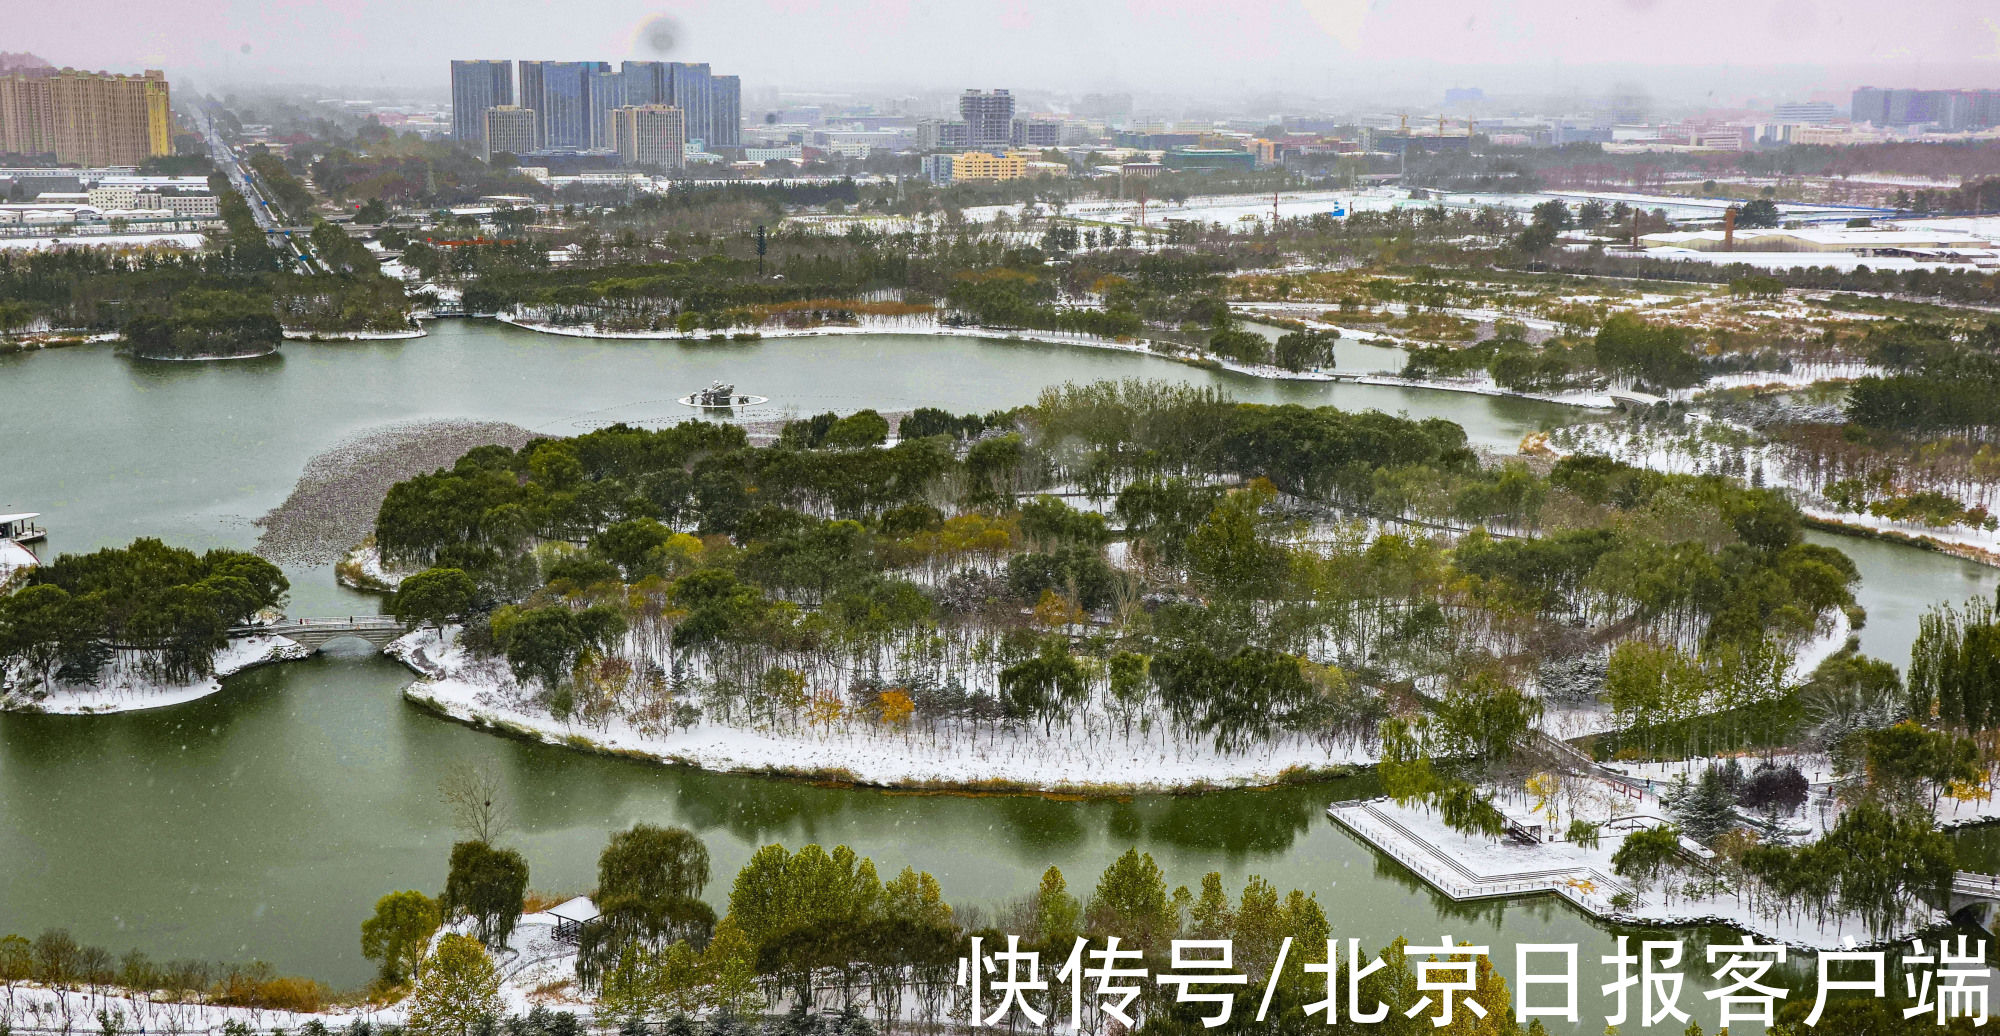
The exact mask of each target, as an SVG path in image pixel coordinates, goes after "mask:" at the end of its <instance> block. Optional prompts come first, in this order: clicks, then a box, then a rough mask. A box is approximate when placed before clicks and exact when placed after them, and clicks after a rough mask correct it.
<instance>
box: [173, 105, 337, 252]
mask: <svg viewBox="0 0 2000 1036" xmlns="http://www.w3.org/2000/svg"><path fill="white" fill-rule="evenodd" d="M202 119H203V123H204V129H205V131H206V136H207V137H208V154H209V158H210V159H211V160H213V161H214V162H215V166H216V168H218V169H220V170H222V172H223V175H225V176H227V177H229V182H230V183H231V184H233V185H235V187H236V192H237V193H238V194H241V195H243V200H244V201H246V202H249V203H250V214H251V215H252V216H254V217H256V219H257V225H258V226H259V227H262V228H263V229H264V235H265V237H266V238H268V239H269V241H270V243H271V247H272V248H275V249H277V250H278V251H280V252H282V253H284V255H285V257H286V258H287V259H288V260H289V261H291V262H292V263H294V264H296V265H297V267H298V269H299V272H301V273H324V272H326V271H325V267H323V266H321V265H320V262H319V260H318V259H317V258H315V257H314V256H313V254H312V241H311V239H310V238H309V237H308V236H307V235H306V234H304V233H299V234H294V233H293V231H292V228H290V227H283V226H280V225H279V223H278V218H277V213H278V210H277V209H275V208H273V207H272V205H271V202H270V199H268V198H266V197H265V196H264V191H263V188H261V187H259V186H257V174H255V173H254V172H252V171H251V170H250V167H249V166H247V165H245V164H244V162H243V160H242V159H241V158H240V157H239V156H238V155H237V154H236V149H235V148H233V147H230V146H229V142H228V141H226V140H224V139H222V130H221V128H220V127H218V126H217V125H216V124H215V116H214V115H212V114H210V113H208V112H206V111H204V112H202Z"/></svg>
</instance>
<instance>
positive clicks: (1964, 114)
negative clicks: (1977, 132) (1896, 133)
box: [1848, 86, 2000, 132]
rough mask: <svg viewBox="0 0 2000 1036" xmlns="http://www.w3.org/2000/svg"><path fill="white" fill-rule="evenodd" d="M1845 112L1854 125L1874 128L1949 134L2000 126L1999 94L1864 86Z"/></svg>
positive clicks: (1987, 91)
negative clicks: (1927, 128) (1933, 130)
mask: <svg viewBox="0 0 2000 1036" xmlns="http://www.w3.org/2000/svg"><path fill="white" fill-rule="evenodd" d="M1848 110H1849V115H1850V117H1851V118H1853V120H1854V121H1855V122H1866V123H1870V124H1872V125H1876V126H1934V127H1936V128H1938V129H1941V130H1946V131H1948V132H1956V131H1959V130H1971V129H1985V128H1987V127H1990V126H1996V125H2000V91H1996V90H1884V89H1881V88H1879V87H1873V86H1864V87H1862V88H1860V89H1858V90H1856V91H1854V97H1853V101H1852V103H1851V106H1850V107H1849V109H1848Z"/></svg>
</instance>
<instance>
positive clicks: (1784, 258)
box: [1641, 248, 1985, 273]
mask: <svg viewBox="0 0 2000 1036" xmlns="http://www.w3.org/2000/svg"><path fill="white" fill-rule="evenodd" d="M1641 252H1642V254H1644V255H1645V256H1646V257H1648V258H1652V259H1691V260H1694V261H1695V262H1702V263H1715V264H1717V265H1721V266H1730V265H1734V264H1736V263H1742V264H1744V265H1746V266H1755V267H1757V268H1759V269H1763V270H1791V269H1807V268H1811V267H1814V266H1822V267H1826V268H1828V269H1833V270H1841V271H1848V270H1856V269H1860V268H1861V267H1864V266H1865V267H1867V268H1868V269H1870V270H1968V271H1973V272H1981V273H1983V272H1985V270H1984V269H1983V268H1980V267H1975V266H1973V265H1972V264H1970V263H1941V262H1930V261H1928V260H1923V259H1906V258H1902V257H1900V256H1884V255H1855V254H1853V253H1851V252H1704V251H1700V250H1698V249H1693V248H1647V249H1642V250H1641Z"/></svg>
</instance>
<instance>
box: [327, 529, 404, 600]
mask: <svg viewBox="0 0 2000 1036" xmlns="http://www.w3.org/2000/svg"><path fill="white" fill-rule="evenodd" d="M350 568H352V570H353V571H355V572H358V573H359V574H360V576H361V578H360V579H358V580H357V579H353V578H350V577H349V574H348V570H349V569H350ZM333 571H334V578H335V579H337V580H339V581H340V585H342V586H346V587H351V588H353V589H356V590H385V589H386V590H394V589H395V588H396V587H398V586H401V585H402V583H403V580H405V579H408V578H409V577H410V576H412V575H415V574H416V572H415V571H407V572H406V571H402V570H400V569H392V568H388V567H386V566H385V565H383V564H382V551H381V548H379V547H377V546H375V537H374V536H372V535H371V536H369V537H368V540H367V541H366V542H364V543H362V544H360V545H359V546H356V547H355V548H354V549H352V550H350V551H348V552H347V554H346V556H345V557H342V558H341V559H340V563H339V564H338V565H335V566H334V570H333Z"/></svg>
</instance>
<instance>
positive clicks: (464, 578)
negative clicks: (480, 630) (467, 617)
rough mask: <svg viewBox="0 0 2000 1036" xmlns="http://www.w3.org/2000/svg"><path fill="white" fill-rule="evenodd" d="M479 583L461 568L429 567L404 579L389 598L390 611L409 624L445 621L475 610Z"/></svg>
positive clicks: (434, 623)
mask: <svg viewBox="0 0 2000 1036" xmlns="http://www.w3.org/2000/svg"><path fill="white" fill-rule="evenodd" d="M478 592H479V586H478V584H477V583H475V582H473V579H472V577H471V576H469V575H467V574H466V573H465V570H464V569H459V568H427V569H425V570H424V571H422V572H418V573H417V574H416V575H413V576H410V577H409V578H407V579H404V580H403V582H402V583H401V584H400V585H398V586H397V587H396V593H395V595H394V596H392V597H391V598H390V599H389V614H391V615H394V616H395V617H396V618H398V619H400V620H402V621H403V623H404V624H406V625H421V624H425V623H428V624H430V625H433V626H439V627H442V626H443V625H444V624H445V623H447V622H449V621H451V620H452V619H456V618H458V617H459V616H462V615H464V614H465V613H467V612H469V611H471V610H472V604H473V601H474V599H475V598H476V597H477V595H478Z"/></svg>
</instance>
